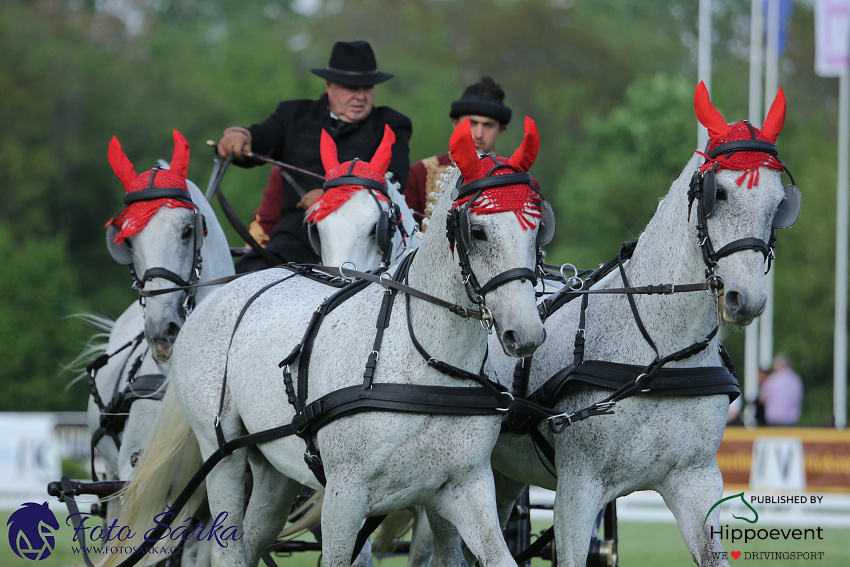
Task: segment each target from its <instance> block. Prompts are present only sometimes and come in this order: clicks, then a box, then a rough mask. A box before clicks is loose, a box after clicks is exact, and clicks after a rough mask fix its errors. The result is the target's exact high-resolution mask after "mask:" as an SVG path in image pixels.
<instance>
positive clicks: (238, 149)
mask: <svg viewBox="0 0 850 567" xmlns="http://www.w3.org/2000/svg"><path fill="white" fill-rule="evenodd" d="M311 71H312V73H314V74H315V75H318V76H319V77H322V78H323V79H325V93H324V94H323V95H322V96H321V97H319V99H318V100H309V99H301V100H290V101H284V102H281V103H279V104H278V106H277V109H276V110H275V111H274V113H273V114H272V115H271V116H269V117H268V118H267V119H266V120H265V121H264V122H260V123H258V124H254V125H253V126H251V127H249V128H243V127H240V126H233V127H231V128H228V129H226V130H225V131H224V136H223V137H222V138H221V141H219V143H218V154H219V155H220V156H221V157H223V158H227V157H228V156H230V155H231V154H232V155H233V158H234V163H235V164H237V165H240V166H243V167H253V166H255V165H258V164H259V163H260V162H258V161H257V160H255V159H252V158H250V157H247V154H249V153H251V152H253V153H255V154H258V155H264V156H269V157H271V158H273V159H275V160H277V161H281V162H284V163H286V164H289V165H292V166H295V167H298V168H300V169H304V170H307V171H311V172H313V173H316V174H319V175H324V173H325V171H324V168H323V166H322V159H321V154H320V149H319V148H320V146H319V143H320V140H321V133H322V130H326V131H327V132H328V133H329V134H330V135H331V137H332V138H333V139H334V141H335V142H336V147H337V151H338V156H339V161H340V163H342V162H345V161H350V160H352V159H354V158H355V157H364V156H365V157H367V158H368V157H370V156H372V155H373V154H374V153H375V150H376V149H377V148H378V145H379V144H380V143H381V140H382V139H383V136H384V125H385V124H389V126H390V128H392V130H393V132H394V133H395V136H396V141H395V144H393V148H392V160H391V161H390V166H389V169H388V173H391V174H392V176H393V180H394V181H395V182H397V183H398V184H399V186H401V187H404V184H405V182H406V180H407V173H408V169H409V150H408V141H409V140H410V135H411V133H412V130H413V126H412V124H411V123H410V119H409V118H407V117H406V116H405V115H403V114H401V113H399V112H397V111H395V110H393V109H392V108H389V107H387V106H378V107H375V106H373V102H374V98H375V85H377V84H378V83H382V82H384V81H386V80H388V79H391V78H392V76H393V75H391V74H390V73H384V72H382V71H379V70H378V65H377V62H376V61H375V55H374V53H373V52H372V48H371V46H370V45H369V43H367V42H365V41H352V42H342V41H339V42H337V43H335V44H334V46H333V50H332V51H331V56H330V60H329V61H328V66H327V67H325V68H324V69H311ZM317 185H319V182H318V180H317V179H316V178H315V177H312V176H310V175H307V174H304V173H300V172H298V171H295V170H287V169H281V168H277V167H276V168H274V169H273V170H272V172H271V176H270V178H269V185H268V187H266V190H265V191H264V193H263V200H262V203H261V204H260V207H259V208H258V209H257V210H256V211H255V213H254V220H253V222H251V226H250V228H249V230H250V232H251V235H252V236H253V237H254V239H255V240H257V242H259V243H260V244H262V245H264V247H265V252H266V253H268V254H269V255H270V256H271V257H272V258H274V259H275V260H276V261H279V262H280V263H283V262H307V263H310V262H318V261H319V257H318V256H317V255H316V254H315V253H314V252H313V249H312V248H311V247H310V243H309V239H308V237H307V227H306V225H305V224H304V212H305V211H306V210H307V209H308V208H309V207H310V205H312V204H313V201H315V200H316V199H317V198H318V197H319V196H321V194H322V190H321V188H318V189H317V188H316V187H317ZM266 267H268V263H267V262H265V261H264V260H263V259H262V258H260V256H259V255H258V254H257V253H255V252H249V253H247V254H246V255H245V256H243V257H242V258H240V259H239V261H238V262H237V263H236V271H237V272H248V271H253V270H259V269H263V268H266Z"/></svg>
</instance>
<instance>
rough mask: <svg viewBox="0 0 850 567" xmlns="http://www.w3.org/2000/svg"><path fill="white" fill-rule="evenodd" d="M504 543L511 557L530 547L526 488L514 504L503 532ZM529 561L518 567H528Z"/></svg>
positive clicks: (529, 517)
mask: <svg viewBox="0 0 850 567" xmlns="http://www.w3.org/2000/svg"><path fill="white" fill-rule="evenodd" d="M503 533H504V536H505V543H507V544H508V549H509V550H510V552H511V555H513V556H514V557H516V556H517V555H518V554H519V553H520V552H521V551H523V550H524V549H526V548H527V547H528V546H529V545H531V514H530V513H529V500H528V487H527V486H526V487H525V489H524V490H523V491H522V494H520V496H519V498H518V499H517V501H516V504H514V509H513V511H512V512H511V517H510V518H509V519H508V523H507V525H506V526H505V530H504V532H503ZM530 565H531V560H530V559H529V560H528V561H524V562H522V563H520V564H519V565H518V567H530Z"/></svg>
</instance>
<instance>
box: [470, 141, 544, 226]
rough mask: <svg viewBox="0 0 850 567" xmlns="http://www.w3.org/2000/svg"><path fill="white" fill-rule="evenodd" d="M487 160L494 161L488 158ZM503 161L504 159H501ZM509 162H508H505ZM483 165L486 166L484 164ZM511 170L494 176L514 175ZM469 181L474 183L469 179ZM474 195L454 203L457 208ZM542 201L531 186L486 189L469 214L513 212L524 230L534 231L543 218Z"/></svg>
mask: <svg viewBox="0 0 850 567" xmlns="http://www.w3.org/2000/svg"><path fill="white" fill-rule="evenodd" d="M485 159H492V158H490V156H487V158H485ZM499 159H502V158H499ZM505 161H507V160H505ZM482 165H485V164H484V163H482ZM485 167H486V166H485ZM513 172H514V171H513V170H512V169H511V168H508V167H506V168H504V170H503V171H501V172H499V171H496V172H494V173H493V175H504V174H506V173H513ZM467 181H473V180H472V179H468V180H467ZM473 196H474V195H470V196H469V197H464V198H463V199H458V200H457V201H455V203H454V207H455V208H457V207H459V206H461V205H464V204H466V203H468V202H469V200H470V199H472V197H473ZM541 200H542V197H540V194H539V193H538V192H537V191H535V190H534V189H532V188H531V187H530V186H529V185H506V186H504V187H493V188H492V189H485V190H484V191H483V192H482V193H481V195H479V196H478V200H477V201H476V202H474V203H473V204H472V205H471V206H470V207H469V212H470V213H473V214H476V215H491V214H493V213H505V212H509V211H510V212H513V213H514V214H515V215H516V218H517V220H518V221H519V224H520V226H521V227H522V229H523V230H532V229H534V228H536V227H537V221H538V220H539V219H540V218H542V217H543V213H542V212H541V209H540V206H539V205H538V204H537V203H539V202H540V201H541Z"/></svg>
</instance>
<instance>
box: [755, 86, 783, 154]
mask: <svg viewBox="0 0 850 567" xmlns="http://www.w3.org/2000/svg"><path fill="white" fill-rule="evenodd" d="M783 124H785V93H784V92H783V90H782V87H779V92H777V93H776V98H774V99H773V104H771V105H770V110H768V111H767V117H766V118H765V119H764V125H763V126H762V127H761V133H762V134H764V135H765V136H767V138H768V139H769V140H770V141H771V142H776V137H777V136H779V133H780V132H782V126H783Z"/></svg>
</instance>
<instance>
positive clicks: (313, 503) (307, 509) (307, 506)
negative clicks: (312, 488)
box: [277, 491, 325, 540]
mask: <svg viewBox="0 0 850 567" xmlns="http://www.w3.org/2000/svg"><path fill="white" fill-rule="evenodd" d="M324 500H325V493H324V492H319V491H316V492H314V493H313V495H312V496H310V498H308V499H307V501H306V502H304V504H302V505H301V506H299V507H298V508H297V509H295V510H293V511H292V513H291V514H289V518H287V521H289V522H292V523H291V524H290V525H288V526H286V527H285V528H284V530H283V531H282V532H280V534H279V535H278V536H277V538H278V539H282V540H290V539H292V538H294V537H298V536H299V535H301V534H302V533H304V532H306V531H307V530H310V529H312V528H314V527H316V526H318V525H319V522H321V520H322V503H323V502H324Z"/></svg>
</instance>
